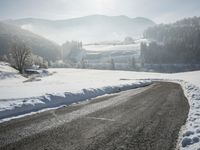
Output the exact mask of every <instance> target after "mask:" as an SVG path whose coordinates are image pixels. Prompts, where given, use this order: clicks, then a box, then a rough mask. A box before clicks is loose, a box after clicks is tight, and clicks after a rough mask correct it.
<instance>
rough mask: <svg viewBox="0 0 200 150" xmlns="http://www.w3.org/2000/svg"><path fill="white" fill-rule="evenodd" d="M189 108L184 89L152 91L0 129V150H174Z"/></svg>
mask: <svg viewBox="0 0 200 150" xmlns="http://www.w3.org/2000/svg"><path fill="white" fill-rule="evenodd" d="M188 110H189V105H188V102H187V99H186V98H185V96H184V94H183V91H182V89H181V87H180V85H178V84H175V83H164V82H157V83H154V84H153V85H150V86H147V87H144V88H139V89H133V90H128V91H124V92H120V93H116V94H112V95H107V96H102V97H99V98H95V99H93V100H92V101H88V102H83V103H81V104H77V105H72V106H68V107H62V108H60V109H56V110H49V111H45V112H42V113H38V114H35V115H31V116H27V117H23V118H20V119H15V120H11V121H9V122H5V123H1V124H0V149H2V150H172V149H175V147H176V139H177V137H178V133H179V130H180V128H181V126H182V125H183V124H184V123H185V121H186V119H187V114H188Z"/></svg>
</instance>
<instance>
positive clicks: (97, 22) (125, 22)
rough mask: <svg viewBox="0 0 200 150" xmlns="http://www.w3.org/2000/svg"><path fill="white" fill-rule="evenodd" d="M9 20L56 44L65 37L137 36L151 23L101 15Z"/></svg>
mask: <svg viewBox="0 0 200 150" xmlns="http://www.w3.org/2000/svg"><path fill="white" fill-rule="evenodd" d="M9 22H12V23H14V24H16V25H18V26H20V27H22V28H24V29H27V30H29V31H32V32H33V33H36V34H39V35H42V36H44V37H46V38H48V39H50V40H52V41H55V42H57V43H60V44H61V43H64V42H65V41H67V40H78V41H83V42H98V41H106V40H122V39H124V38H125V37H126V36H131V37H139V36H141V35H142V33H143V31H144V30H145V29H147V28H148V27H150V26H153V25H155V23H154V22H153V21H151V20H149V19H146V18H142V17H137V18H129V17H127V16H104V15H91V16H85V17H80V18H73V19H67V20H44V19H34V18H25V19H19V20H9Z"/></svg>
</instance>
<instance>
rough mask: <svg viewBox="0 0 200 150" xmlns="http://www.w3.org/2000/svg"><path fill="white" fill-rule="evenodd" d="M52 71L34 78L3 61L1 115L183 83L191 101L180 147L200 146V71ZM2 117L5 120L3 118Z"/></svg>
mask: <svg viewBox="0 0 200 150" xmlns="http://www.w3.org/2000/svg"><path fill="white" fill-rule="evenodd" d="M49 72H54V73H53V74H52V75H49V76H45V77H42V78H41V79H40V80H35V81H33V82H24V81H26V80H27V79H26V78H24V77H22V76H20V75H19V74H17V72H16V70H14V69H12V68H11V67H10V66H9V64H5V63H2V62H1V63H0V118H8V117H11V116H13V115H22V114H26V113H30V112H32V111H38V110H41V109H44V108H52V107H57V106H60V105H65V104H71V103H76V102H79V101H83V100H86V99H90V98H93V97H96V96H100V95H103V94H109V93H113V92H118V91H122V90H127V89H131V88H136V87H141V86H145V85H148V84H150V83H151V81H152V80H166V81H172V82H177V83H179V84H181V86H182V88H183V90H184V92H185V95H186V97H187V98H188V101H189V104H190V111H189V115H188V119H187V122H186V124H185V126H184V127H183V128H182V130H181V132H180V138H179V143H178V145H179V148H180V149H181V150H197V149H198V148H200V141H199V140H200V71H194V72H185V73H176V74H162V73H147V72H128V71H108V70H106V71H105V70H104V71H102V70H86V69H85V70H82V69H49ZM2 121H3V120H2Z"/></svg>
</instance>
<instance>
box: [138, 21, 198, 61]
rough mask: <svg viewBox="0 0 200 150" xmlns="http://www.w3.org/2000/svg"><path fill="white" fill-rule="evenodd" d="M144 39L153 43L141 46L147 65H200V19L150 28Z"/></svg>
mask: <svg viewBox="0 0 200 150" xmlns="http://www.w3.org/2000/svg"><path fill="white" fill-rule="evenodd" d="M144 37H145V38H147V39H150V40H151V41H152V42H151V43H150V44H149V45H146V44H142V45H141V55H142V58H143V60H144V62H145V63H149V64H200V17H193V18H187V19H183V20H180V21H177V22H176V23H173V24H167V25H164V24H161V25H157V26H154V27H151V28H148V29H147V30H146V31H145V32H144Z"/></svg>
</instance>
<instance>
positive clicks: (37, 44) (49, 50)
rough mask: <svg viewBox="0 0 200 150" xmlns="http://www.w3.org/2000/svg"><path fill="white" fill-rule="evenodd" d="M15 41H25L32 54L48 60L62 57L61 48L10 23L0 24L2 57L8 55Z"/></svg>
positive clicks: (0, 51)
mask: <svg viewBox="0 0 200 150" xmlns="http://www.w3.org/2000/svg"><path fill="white" fill-rule="evenodd" d="M15 40H20V41H23V42H24V43H25V44H26V45H27V46H28V47H30V48H31V49H32V52H33V53H34V54H36V55H39V56H42V57H44V58H45V59H48V60H55V59H56V58H58V57H60V46H59V45H57V44H56V43H53V42H51V41H49V40H47V39H45V38H43V37H41V36H38V35H36V34H34V33H31V32H29V31H27V30H23V29H21V28H20V27H18V26H15V25H11V24H10V23H5V22H0V56H2V55H4V54H8V51H9V49H10V48H11V46H12V43H13V42H14V41H15Z"/></svg>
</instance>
